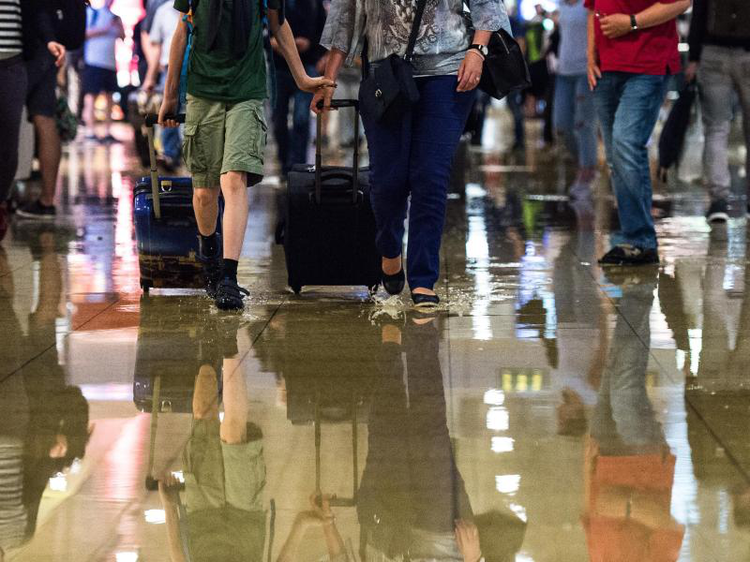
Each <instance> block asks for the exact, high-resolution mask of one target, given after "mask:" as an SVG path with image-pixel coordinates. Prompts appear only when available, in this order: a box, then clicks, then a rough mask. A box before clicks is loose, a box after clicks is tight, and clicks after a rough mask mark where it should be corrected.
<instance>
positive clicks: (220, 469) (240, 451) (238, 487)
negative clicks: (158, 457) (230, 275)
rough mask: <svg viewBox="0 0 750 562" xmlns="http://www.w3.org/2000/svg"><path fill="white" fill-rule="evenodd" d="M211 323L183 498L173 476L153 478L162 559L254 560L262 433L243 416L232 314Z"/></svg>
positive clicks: (261, 538)
mask: <svg viewBox="0 0 750 562" xmlns="http://www.w3.org/2000/svg"><path fill="white" fill-rule="evenodd" d="M215 321H216V323H217V328H216V331H215V336H214V337H215V339H214V341H207V342H203V345H202V348H203V349H204V350H205V356H204V357H203V358H202V365H201V367H200V370H199V372H198V374H197V376H196V379H195V388H194V395H193V424H192V432H191V435H190V439H189V440H188V442H187V445H186V447H185V450H184V452H183V467H184V479H185V486H184V488H185V491H184V503H183V498H182V497H181V496H180V488H181V486H179V483H178V482H177V481H176V480H175V479H174V477H173V476H171V475H167V476H165V477H164V478H162V479H161V481H160V482H159V495H160V497H161V499H162V502H163V504H164V508H165V513H166V519H167V521H166V522H167V533H168V542H169V551H170V557H171V559H172V561H173V562H176V561H186V560H190V561H191V562H200V561H209V560H210V561H217V560H221V561H222V562H224V561H226V562H231V561H234V560H237V561H257V562H260V561H261V560H262V559H263V551H264V546H265V533H266V513H265V510H264V506H263V491H264V488H265V484H266V468H265V463H264V459H263V442H262V437H263V436H262V432H261V430H260V428H259V427H258V426H257V425H255V424H253V423H251V422H249V420H248V409H249V402H248V395H247V391H248V389H247V386H246V383H245V375H244V372H243V370H242V369H241V367H240V363H241V357H240V354H239V351H238V346H237V339H238V327H239V319H237V318H224V319H218V320H215ZM239 337H246V334H245V332H244V331H241V332H239ZM248 345H249V344H248ZM216 354H220V356H217V355H216ZM218 365H221V367H220V369H219V368H218ZM219 379H221V382H222V387H223V392H222V397H223V400H222V401H223V406H224V409H223V418H222V417H221V416H220V415H219V414H220V404H219V399H218V388H219Z"/></svg>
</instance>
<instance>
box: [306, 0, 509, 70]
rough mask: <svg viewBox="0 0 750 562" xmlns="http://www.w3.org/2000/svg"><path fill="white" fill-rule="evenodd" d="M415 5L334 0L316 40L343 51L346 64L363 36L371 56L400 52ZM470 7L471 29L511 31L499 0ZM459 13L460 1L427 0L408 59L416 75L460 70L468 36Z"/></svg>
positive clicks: (480, 0)
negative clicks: (412, 51) (345, 56)
mask: <svg viewBox="0 0 750 562" xmlns="http://www.w3.org/2000/svg"><path fill="white" fill-rule="evenodd" d="M416 6H417V2H416V0H332V1H331V8H330V10H329V12H328V19H327V21H326V26H325V29H324V31H323V36H322V38H321V41H320V43H321V45H323V46H324V47H326V48H328V49H331V48H336V49H338V50H340V51H343V52H345V53H347V54H348V55H349V56H348V58H347V62H348V63H349V64H351V62H352V61H353V59H354V58H355V57H357V56H359V55H360V54H361V51H362V44H363V42H364V38H365V37H367V44H368V52H367V56H368V59H369V60H370V61H373V62H377V61H379V60H382V59H384V58H386V57H388V56H389V55H391V54H394V53H396V54H398V55H403V54H404V53H405V52H406V44H407V42H408V40H409V32H410V31H411V25H412V22H413V21H414V14H415V11H416ZM469 11H470V13H471V21H472V22H473V25H474V28H475V29H478V30H483V31H497V30H498V29H500V28H505V29H506V30H507V31H508V32H510V22H509V20H508V13H507V11H506V9H505V5H504V4H503V2H502V0H471V3H470V8H469ZM463 12H464V1H463V0H427V4H426V6H425V11H424V16H423V17H422V23H421V25H420V29H419V35H418V39H417V45H416V47H415V49H414V53H415V57H414V60H413V61H412V64H413V66H414V70H415V75H418V76H441V75H450V74H455V73H456V72H458V68H459V66H460V65H461V61H462V60H463V58H464V54H465V52H466V49H467V48H468V47H469V44H470V43H471V39H472V38H471V37H470V36H469V29H468V26H467V23H466V20H465V18H464V17H463Z"/></svg>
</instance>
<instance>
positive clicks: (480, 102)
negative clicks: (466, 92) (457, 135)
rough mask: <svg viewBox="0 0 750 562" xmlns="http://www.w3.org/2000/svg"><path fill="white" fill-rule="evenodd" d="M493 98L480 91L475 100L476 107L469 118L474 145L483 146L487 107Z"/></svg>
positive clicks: (468, 126)
mask: <svg viewBox="0 0 750 562" xmlns="http://www.w3.org/2000/svg"><path fill="white" fill-rule="evenodd" d="M491 101H492V99H491V98H490V96H489V94H487V93H485V92H482V91H479V92H478V93H477V100H476V101H475V102H474V108H473V109H472V112H471V117H470V118H469V125H467V128H468V129H469V131H468V132H469V133H470V134H471V144H472V146H482V134H483V133H484V121H485V119H486V117H487V108H488V107H489V106H490V103H491Z"/></svg>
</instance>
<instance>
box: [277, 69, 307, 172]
mask: <svg viewBox="0 0 750 562" xmlns="http://www.w3.org/2000/svg"><path fill="white" fill-rule="evenodd" d="M296 90H297V85H296V84H295V82H294V78H293V77H292V74H291V73H290V72H289V71H288V70H287V69H281V68H279V69H277V71H276V107H274V108H273V134H274V137H275V138H276V150H277V154H278V158H279V166H280V168H281V176H282V178H286V176H287V174H288V173H289V170H290V169H291V154H292V152H293V151H292V150H290V143H291V141H290V138H289V102H290V101H291V99H292V96H294V92H295V91H296ZM308 103H309V102H308ZM295 107H296V106H295ZM308 125H309V122H308ZM308 134H309V133H306V136H307V135H308Z"/></svg>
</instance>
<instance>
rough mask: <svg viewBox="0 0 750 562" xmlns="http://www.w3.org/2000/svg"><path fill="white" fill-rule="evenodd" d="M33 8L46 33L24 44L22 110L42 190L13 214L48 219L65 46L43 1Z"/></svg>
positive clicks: (52, 215)
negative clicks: (32, 133)
mask: <svg viewBox="0 0 750 562" xmlns="http://www.w3.org/2000/svg"><path fill="white" fill-rule="evenodd" d="M81 1H83V0H81ZM37 10H38V14H37V17H38V18H39V21H41V22H42V26H43V28H44V29H46V30H48V31H46V33H47V34H49V35H48V37H47V38H46V39H42V38H41V37H40V36H36V40H35V41H32V42H31V44H30V45H28V48H29V50H30V51H31V52H32V53H33V54H32V58H31V59H29V60H28V61H26V76H27V91H26V109H27V111H28V115H29V120H30V121H32V122H33V123H34V131H35V133H36V146H37V155H38V157H39V167H40V171H41V174H42V192H41V195H40V196H39V199H37V200H36V201H33V202H30V203H27V204H26V205H24V206H23V207H21V208H19V209H18V211H17V213H18V216H20V217H23V218H27V219H42V220H52V219H54V218H55V215H56V209H55V188H56V187H57V174H58V172H59V169H60V158H61V157H62V143H61V141H60V134H59V133H58V130H57V122H56V120H55V113H56V111H57V71H58V68H59V67H61V66H62V65H63V64H65V55H66V49H65V47H64V46H63V45H62V44H61V43H59V42H58V41H57V37H56V36H55V28H54V25H53V22H54V18H55V17H56V16H55V13H54V11H53V9H52V6H50V5H49V4H48V3H46V2H45V3H42V4H40V5H39V6H38V7H37ZM49 39H52V41H49ZM45 41H46V44H45Z"/></svg>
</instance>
